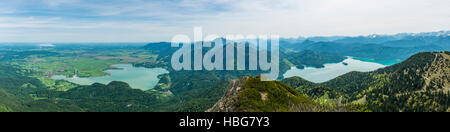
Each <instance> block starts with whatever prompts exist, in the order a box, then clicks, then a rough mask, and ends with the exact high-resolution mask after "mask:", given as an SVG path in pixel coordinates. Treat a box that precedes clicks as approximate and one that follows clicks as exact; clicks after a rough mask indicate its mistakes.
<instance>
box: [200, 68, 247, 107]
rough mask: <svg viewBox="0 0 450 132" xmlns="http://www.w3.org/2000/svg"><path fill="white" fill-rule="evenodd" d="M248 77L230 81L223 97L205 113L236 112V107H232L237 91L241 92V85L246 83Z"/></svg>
mask: <svg viewBox="0 0 450 132" xmlns="http://www.w3.org/2000/svg"><path fill="white" fill-rule="evenodd" d="M249 78H250V77H248V76H245V77H242V78H240V79H236V80H233V81H231V83H230V84H229V85H228V88H227V91H226V92H225V95H224V96H223V97H222V98H221V99H220V100H219V101H218V102H217V103H216V104H215V105H214V106H213V107H212V108H210V109H208V110H207V111H206V112H234V111H237V107H236V106H234V104H235V102H236V101H237V94H238V93H239V91H241V90H243V87H242V84H243V83H244V82H245V81H247V80H248V79H249Z"/></svg>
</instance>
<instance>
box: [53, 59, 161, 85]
mask: <svg viewBox="0 0 450 132" xmlns="http://www.w3.org/2000/svg"><path fill="white" fill-rule="evenodd" d="M112 66H113V67H117V68H119V69H112V70H106V71H104V72H106V73H108V74H110V75H109V76H103V77H89V78H78V77H75V78H68V77H66V76H61V75H56V76H53V77H52V79H55V80H67V81H69V82H72V83H76V84H79V85H91V84H94V83H102V84H108V83H110V82H112V81H122V82H126V83H128V84H129V85H130V86H131V87H132V88H135V89H142V90H149V89H153V88H154V87H155V86H156V85H157V84H158V82H159V78H158V76H159V75H162V74H167V73H169V71H167V70H165V69H163V68H142V67H133V66H132V65H131V64H116V65H112Z"/></svg>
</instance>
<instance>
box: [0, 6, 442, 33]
mask: <svg viewBox="0 0 450 132" xmlns="http://www.w3.org/2000/svg"><path fill="white" fill-rule="evenodd" d="M194 26H201V27H203V30H204V34H218V35H226V34H243V35H248V34H256V35H259V34H279V35H280V36H282V37H297V36H330V35H352V36H354V35H368V34H375V33H376V34H394V33H400V32H427V31H439V30H450V1H449V0H9V1H2V2H0V42H150V41H169V40H170V39H171V38H172V37H173V36H174V35H177V34H187V35H192V32H193V31H192V30H193V27H194Z"/></svg>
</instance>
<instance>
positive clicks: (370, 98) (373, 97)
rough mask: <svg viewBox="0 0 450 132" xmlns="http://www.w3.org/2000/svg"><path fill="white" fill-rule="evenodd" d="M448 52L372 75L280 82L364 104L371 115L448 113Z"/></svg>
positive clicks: (418, 56) (316, 94) (424, 55)
mask: <svg viewBox="0 0 450 132" xmlns="http://www.w3.org/2000/svg"><path fill="white" fill-rule="evenodd" d="M449 56H450V55H449V52H425V53H419V54H416V55H413V56H412V57H410V58H409V59H408V60H406V61H404V62H402V63H399V64H396V65H393V66H390V67H386V68H382V69H379V70H376V71H373V72H351V73H348V74H345V75H342V76H340V77H338V78H336V79H333V80H331V81H328V82H325V83H321V84H314V83H310V82H308V81H306V80H303V79H301V78H298V77H293V78H288V79H284V80H283V81H282V82H283V83H286V84H287V85H290V86H292V87H294V88H296V89H297V90H299V91H302V92H303V93H307V94H308V95H310V96H312V97H315V98H320V97H323V96H325V95H326V96H327V97H329V98H334V99H336V98H341V101H342V102H343V103H358V104H366V105H367V106H368V107H369V109H371V110H372V111H449V110H450V109H449V105H450V96H449V91H450V85H449V76H450V61H449V59H450V57H449Z"/></svg>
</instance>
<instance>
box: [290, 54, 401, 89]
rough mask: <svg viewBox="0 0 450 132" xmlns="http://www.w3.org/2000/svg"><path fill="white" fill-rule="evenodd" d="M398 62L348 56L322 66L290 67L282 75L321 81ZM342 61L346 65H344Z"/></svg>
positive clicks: (397, 61) (316, 81)
mask: <svg viewBox="0 0 450 132" xmlns="http://www.w3.org/2000/svg"><path fill="white" fill-rule="evenodd" d="M399 62H400V60H392V61H382V62H376V61H373V60H372V59H365V58H353V57H348V58H347V59H345V60H344V61H343V62H340V63H332V64H325V67H324V68H314V67H305V69H297V68H296V67H292V68H291V69H290V70H288V71H287V72H286V73H285V74H284V75H283V76H284V77H285V78H289V77H294V76H298V77H301V78H303V79H306V80H308V81H311V82H315V83H322V82H326V81H329V80H331V79H334V78H336V77H339V76H341V75H344V74H346V73H349V72H352V71H360V72H368V71H374V70H377V69H379V68H383V67H386V66H390V65H394V64H396V63H399ZM344 63H347V64H348V65H344Z"/></svg>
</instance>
